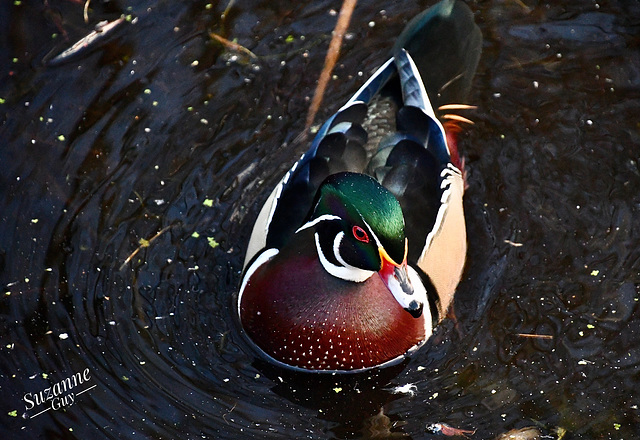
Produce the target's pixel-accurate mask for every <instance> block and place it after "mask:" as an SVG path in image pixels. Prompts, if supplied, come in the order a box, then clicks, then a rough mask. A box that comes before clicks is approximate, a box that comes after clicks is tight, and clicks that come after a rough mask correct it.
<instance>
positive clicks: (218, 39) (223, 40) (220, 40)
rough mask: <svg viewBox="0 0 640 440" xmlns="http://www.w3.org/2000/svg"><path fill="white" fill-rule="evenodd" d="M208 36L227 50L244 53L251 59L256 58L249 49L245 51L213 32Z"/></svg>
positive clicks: (244, 48)
mask: <svg viewBox="0 0 640 440" xmlns="http://www.w3.org/2000/svg"><path fill="white" fill-rule="evenodd" d="M209 35H210V36H211V38H213V39H215V40H217V41H218V42H220V43H221V44H222V45H223V46H225V47H227V48H228V49H231V50H235V51H236V52H242V53H245V54H247V55H249V56H250V57H251V58H258V57H257V56H256V54H254V53H253V52H251V51H250V50H249V49H247V48H246V47H244V46H242V45H241V44H238V43H234V42H233V41H230V40H227V39H226V38H224V37H221V36H220V35H218V34H215V33H213V32H211V33H210V34H209Z"/></svg>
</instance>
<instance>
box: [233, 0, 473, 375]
mask: <svg viewBox="0 0 640 440" xmlns="http://www.w3.org/2000/svg"><path fill="white" fill-rule="evenodd" d="M481 46H482V35H481V33H480V30H479V28H478V26H477V25H476V24H475V22H474V19H473V13H472V12H471V10H470V9H469V7H468V6H466V5H465V4H464V3H462V2H460V1H456V0H443V1H441V2H440V3H438V4H436V5H435V6H432V7H431V8H429V9H427V10H426V11H424V12H422V13H421V14H419V15H417V16H416V17H414V18H413V19H412V20H411V21H410V22H409V23H408V24H407V26H406V27H405V29H404V30H403V31H402V33H401V34H400V36H399V37H398V38H397V40H396V42H395V44H394V46H393V49H392V51H391V56H390V57H389V59H388V60H387V61H386V62H385V63H384V64H382V66H380V67H379V68H378V69H377V70H376V71H375V72H374V73H373V74H372V75H371V77H370V78H369V79H368V80H367V81H366V82H365V83H364V84H363V85H362V86H361V87H360V88H359V90H357V91H356V92H355V94H354V95H353V96H352V97H351V98H350V99H349V100H348V101H347V102H346V103H345V104H344V105H343V106H342V107H340V108H339V109H338V111H337V112H336V113H335V114H333V115H332V116H331V117H330V118H329V119H328V120H327V121H326V122H325V123H324V124H323V125H322V126H321V128H320V129H319V130H318V131H317V133H316V136H315V138H314V139H313V141H312V142H311V145H310V147H309V149H308V150H307V151H306V152H305V153H304V154H303V155H302V157H301V158H300V160H298V161H297V162H295V163H294V164H293V166H292V167H291V169H290V170H289V171H288V172H287V173H286V174H285V175H284V176H283V178H282V179H281V180H280V181H279V183H278V184H277V185H276V187H275V188H274V189H273V190H272V191H271V193H270V195H269V197H268V198H267V200H266V202H265V203H264V205H263V206H262V208H261V210H260V211H259V213H258V216H257V219H256V221H255V224H254V226H253V228H252V232H251V235H250V238H249V242H248V245H247V252H246V257H245V261H244V267H243V275H242V279H241V283H240V288H239V292H238V296H237V314H238V318H239V321H240V325H241V328H242V331H243V333H245V335H246V336H247V339H248V340H249V341H250V342H251V344H252V345H253V346H254V347H255V348H256V349H257V351H258V352H259V353H260V355H261V356H263V357H265V358H266V359H268V360H269V361H271V362H273V363H275V364H277V365H279V366H283V367H287V368H291V369H294V370H301V371H308V372H332V373H337V372H360V371H366V370H369V369H371V368H379V367H384V366H387V365H393V364H397V363H399V362H401V361H402V360H403V359H406V358H407V357H408V356H410V355H411V354H412V353H414V352H415V351H416V350H417V349H418V348H419V347H421V346H422V345H424V343H425V341H427V340H428V339H429V337H430V336H431V335H432V334H433V331H434V328H435V326H436V325H437V324H438V323H440V322H441V321H442V320H443V319H444V318H445V317H446V316H447V313H448V311H449V309H450V307H451V304H452V301H453V297H454V293H455V290H456V288H457V285H458V283H459V282H460V280H461V278H462V274H463V270H464V265H465V260H466V252H467V235H466V226H465V218H464V209H463V195H464V190H465V181H464V176H463V164H462V160H461V159H460V155H459V153H458V151H457V145H456V143H455V135H456V133H457V132H459V130H460V125H459V123H460V121H468V120H467V119H466V118H464V117H463V116H460V115H455V114H451V113H446V112H447V111H451V110H452V109H454V110H455V109H466V108H470V107H469V106H468V105H466V104H464V101H465V100H466V97H467V95H468V93H469V91H470V88H471V83H472V79H473V76H474V75H475V71H476V68H477V65H478V62H479V57H480V52H481ZM469 122H470V121H469Z"/></svg>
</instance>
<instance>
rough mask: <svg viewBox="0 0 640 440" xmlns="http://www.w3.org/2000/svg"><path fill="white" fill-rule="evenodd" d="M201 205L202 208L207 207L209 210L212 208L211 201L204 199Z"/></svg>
mask: <svg viewBox="0 0 640 440" xmlns="http://www.w3.org/2000/svg"><path fill="white" fill-rule="evenodd" d="M202 204H203V205H204V206H208V207H209V208H211V207H212V206H213V200H211V199H205V200H204V202H202Z"/></svg>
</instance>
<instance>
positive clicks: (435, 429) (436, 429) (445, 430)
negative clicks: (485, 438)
mask: <svg viewBox="0 0 640 440" xmlns="http://www.w3.org/2000/svg"><path fill="white" fill-rule="evenodd" d="M426 430H427V432H430V433H431V434H442V435H446V436H449V437H453V436H462V437H466V438H469V435H473V434H475V433H476V430H475V429H473V430H469V429H458V428H454V427H453V426H451V425H447V424H446V423H432V424H430V425H427V427H426ZM467 434H469V435H467Z"/></svg>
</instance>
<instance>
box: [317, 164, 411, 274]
mask: <svg viewBox="0 0 640 440" xmlns="http://www.w3.org/2000/svg"><path fill="white" fill-rule="evenodd" d="M321 215H335V216H338V217H340V218H342V219H344V220H346V221H347V222H349V223H350V225H351V226H356V225H361V224H362V221H363V220H364V222H366V224H367V225H368V226H369V227H370V228H371V230H372V232H373V233H374V234H375V235H376V237H378V239H379V240H380V244H382V246H383V247H384V248H385V250H386V251H387V253H388V254H389V255H390V256H391V257H392V258H393V259H394V260H395V261H397V262H402V260H403V258H404V250H405V234H404V217H403V215H402V208H401V207H400V203H399V202H398V200H397V199H396V198H395V197H394V195H393V194H392V193H391V192H390V191H389V190H387V189H386V188H385V187H383V186H382V185H380V184H379V183H378V182H377V181H376V180H375V179H373V178H372V177H370V176H367V175H365V174H358V173H338V174H334V175H332V176H329V177H328V178H327V179H326V180H325V181H324V183H323V184H322V185H321V187H320V190H319V194H318V198H317V201H316V205H315V209H314V212H313V216H312V217H313V218H318V217H320V216H321ZM363 226H364V225H363Z"/></svg>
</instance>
